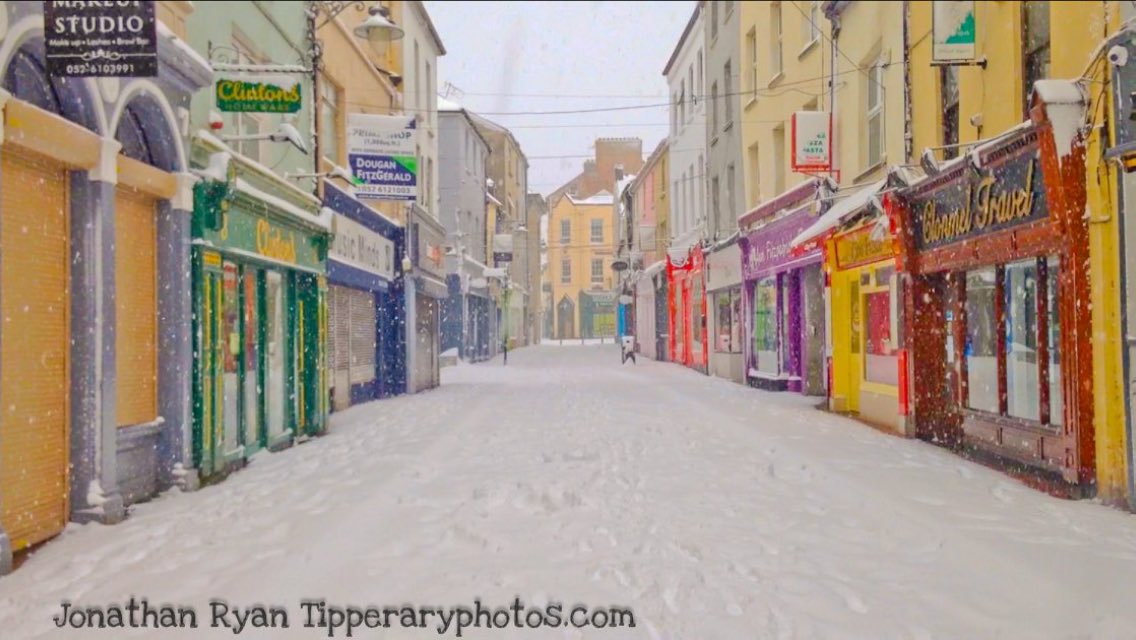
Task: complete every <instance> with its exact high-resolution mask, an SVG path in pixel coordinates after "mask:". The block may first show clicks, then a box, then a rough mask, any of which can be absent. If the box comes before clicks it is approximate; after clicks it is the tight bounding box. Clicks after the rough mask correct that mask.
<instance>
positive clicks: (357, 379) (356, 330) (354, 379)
mask: <svg viewBox="0 0 1136 640" xmlns="http://www.w3.org/2000/svg"><path fill="white" fill-rule="evenodd" d="M347 291H348V298H349V300H350V304H349V307H350V312H351V384H360V383H364V382H371V381H372V380H374V379H375V295H374V294H373V293H371V292H369V291H359V290H357V289H348V290H347Z"/></svg>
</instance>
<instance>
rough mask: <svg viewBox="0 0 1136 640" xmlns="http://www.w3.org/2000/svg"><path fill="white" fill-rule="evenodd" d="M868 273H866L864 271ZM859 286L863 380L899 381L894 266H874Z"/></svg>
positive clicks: (891, 382) (890, 383)
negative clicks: (862, 323) (864, 281)
mask: <svg viewBox="0 0 1136 640" xmlns="http://www.w3.org/2000/svg"><path fill="white" fill-rule="evenodd" d="M865 275H867V274H865ZM867 281H868V284H867V286H864V287H862V288H861V291H862V293H863V303H862V306H863V317H864V330H863V335H864V380H865V381H867V382H875V383H879V384H888V385H897V384H899V358H898V356H897V353H898V351H899V348H898V338H899V319H898V314H897V311H898V308H897V307H898V304H897V301H896V276H895V268H894V267H890V266H889V267H883V268H879V269H876V270H875V272H874V273H873V274H872V275H871V278H870V279H867Z"/></svg>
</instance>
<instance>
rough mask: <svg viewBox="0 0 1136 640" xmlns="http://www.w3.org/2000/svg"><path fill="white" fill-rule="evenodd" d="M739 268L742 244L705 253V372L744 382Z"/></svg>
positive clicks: (743, 321) (736, 243)
mask: <svg viewBox="0 0 1136 640" xmlns="http://www.w3.org/2000/svg"><path fill="white" fill-rule="evenodd" d="M741 265H742V259H741V245H740V243H739V242H738V241H737V239H736V238H735V239H734V240H733V241H731V242H728V243H725V244H723V245H721V246H718V247H716V248H715V250H714V251H713V252H712V253H710V252H708V253H707V254H706V310H707V312H708V316H709V317H708V318H707V323H706V326H707V334H708V335H707V342H708V343H709V345H708V346H709V349H708V351H709V353H708V356H709V362H708V371H709V373H710V375H713V376H717V377H719V378H725V379H727V380H733V381H734V382H738V383H741V382H745V367H744V366H743V355H742V352H743V350H744V345H743V344H742V336H743V335H744V334H745V331H744V329H743V326H744V324H745V317H744V314H743V313H742V308H743V306H744V305H743V304H742V269H741Z"/></svg>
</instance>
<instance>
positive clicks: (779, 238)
mask: <svg viewBox="0 0 1136 640" xmlns="http://www.w3.org/2000/svg"><path fill="white" fill-rule="evenodd" d="M811 211H812V207H803V208H802V209H800V210H799V211H798V212H797V213H794V214H791V215H790V216H788V217H786V218H782V219H781V220H777V221H775V222H771V223H769V224H767V225H766V226H764V227H761V228H759V229H757V230H755V231H753V232H751V233H750V234H749V235H748V236H744V237H742V238H741V240H740V241H739V244H740V245H741V249H742V277H743V278H744V279H746V280H754V279H756V278H758V277H760V276H762V275H764V274H766V273H768V272H769V271H771V270H773V269H776V268H777V267H781V266H784V265H785V264H787V263H790V262H795V261H798V260H801V259H808V256H806V257H805V258H802V257H800V256H794V255H792V254H791V253H790V249H791V247H790V244H791V242H792V240H793V238H795V237H797V235H798V234H800V233H801V232H802V231H804V230H805V229H806V228H808V226H809V225H810V224H812V223H813V222H815V221H816V218H815V217H814V216H812V215H809V214H810V212H811ZM812 255H819V251H818V250H814V251H813V252H812Z"/></svg>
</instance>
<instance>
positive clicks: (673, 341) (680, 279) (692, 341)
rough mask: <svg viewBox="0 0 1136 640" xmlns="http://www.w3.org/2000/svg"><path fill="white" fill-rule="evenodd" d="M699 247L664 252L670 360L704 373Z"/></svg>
mask: <svg viewBox="0 0 1136 640" xmlns="http://www.w3.org/2000/svg"><path fill="white" fill-rule="evenodd" d="M703 267H704V259H703V255H702V246H701V245H699V244H696V245H694V246H693V247H691V248H689V249H683V248H681V247H680V248H677V249H674V248H672V249H671V250H668V251H667V295H668V298H667V306H668V313H669V315H670V323H669V324H670V326H671V329H672V330H671V333H670V336H669V337H670V340H669V343H668V352H669V353H668V355H669V357H670V360H671V362H677V363H679V364H681V365H683V366H686V367H690V368H692V369H697V370H699V371H701V372H703V373H706V364H707V360H708V358H707V342H706V295H705V282H704V280H703V278H704V273H703V272H704V269H703Z"/></svg>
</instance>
